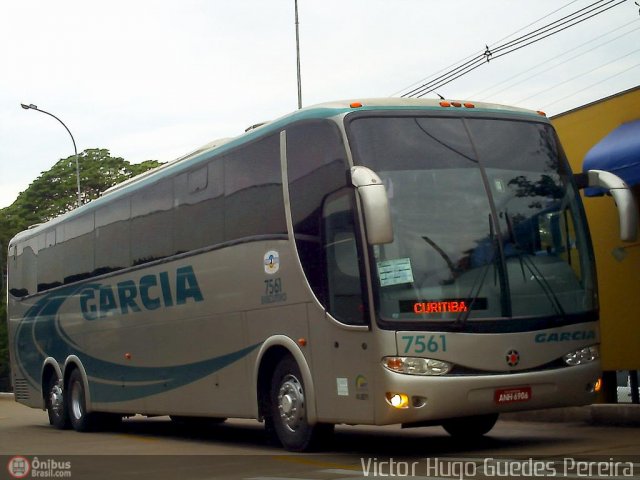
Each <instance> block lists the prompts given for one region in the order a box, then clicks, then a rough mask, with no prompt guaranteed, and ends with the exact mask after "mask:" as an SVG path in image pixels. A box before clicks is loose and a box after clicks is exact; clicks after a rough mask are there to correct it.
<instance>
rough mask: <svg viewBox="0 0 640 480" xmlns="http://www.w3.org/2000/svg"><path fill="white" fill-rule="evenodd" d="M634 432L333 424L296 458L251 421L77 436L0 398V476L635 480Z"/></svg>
mask: <svg viewBox="0 0 640 480" xmlns="http://www.w3.org/2000/svg"><path fill="white" fill-rule="evenodd" d="M638 433H640V429H639V428H624V427H603V426H597V427H594V426H588V425H585V424H581V423H535V422H514V421H499V422H498V424H497V425H496V427H495V428H494V429H493V430H492V431H491V432H490V434H489V435H488V436H487V437H485V438H483V439H481V440H479V441H475V442H461V441H460V440H455V439H453V438H451V437H449V436H448V435H447V434H446V433H445V432H444V431H443V430H442V429H441V428H439V427H430V428H416V429H406V430H402V429H400V428H399V427H396V426H393V427H349V426H339V427H337V428H336V434H335V435H334V437H333V438H332V440H331V441H330V442H329V443H328V444H327V445H325V447H324V450H323V451H321V452H318V453H315V454H312V455H298V454H292V453H288V452H285V451H283V450H282V449H281V448H280V447H277V446H274V445H271V444H270V443H269V441H268V438H267V436H266V435H265V433H264V429H263V426H262V424H260V423H258V422H256V421H248V420H230V421H227V422H225V423H224V424H221V425H217V426H211V427H208V428H203V429H194V428H189V427H187V426H184V425H178V424H175V423H173V422H171V421H170V420H169V418H168V417H158V418H152V419H147V418H143V417H134V418H132V419H129V420H126V421H124V422H123V423H122V426H121V427H119V428H118V429H115V430H111V431H106V432H97V433H77V432H74V431H60V430H55V429H54V428H52V427H50V426H49V424H48V421H47V416H46V413H45V412H43V411H40V410H35V409H30V408H27V407H24V406H22V405H19V404H17V403H15V402H14V401H13V400H12V399H9V398H0V463H2V465H0V478H16V474H17V476H20V475H23V474H24V475H25V477H24V478H36V476H38V477H39V478H74V479H76V478H91V479H93V478H96V479H102V478H104V479H107V478H108V479H114V478H116V479H120V478H123V479H126V478H136V479H147V478H149V479H169V478H171V479H173V478H180V479H254V480H282V479H286V480H295V479H327V480H339V479H356V478H388V476H390V475H393V474H395V475H396V477H405V476H413V478H440V479H451V478H455V479H459V480H460V479H466V478H478V479H480V478H541V477H548V478H598V479H603V478H615V479H622V478H637V479H640V435H638ZM16 457H21V458H16ZM491 459H493V460H491ZM27 465H28V466H27ZM10 469H13V470H11V471H10ZM27 470H28V471H27ZM16 472H17V473H16ZM529 474H531V475H529Z"/></svg>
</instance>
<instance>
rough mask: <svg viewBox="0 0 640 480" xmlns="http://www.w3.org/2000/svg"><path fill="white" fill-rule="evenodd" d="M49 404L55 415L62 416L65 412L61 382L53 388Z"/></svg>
mask: <svg viewBox="0 0 640 480" xmlns="http://www.w3.org/2000/svg"><path fill="white" fill-rule="evenodd" d="M49 404H50V405H51V411H52V412H53V413H54V414H55V415H58V416H59V415H62V413H63V411H64V410H63V409H64V401H63V394H62V388H61V387H60V382H56V384H55V385H53V387H51V391H50V392H49Z"/></svg>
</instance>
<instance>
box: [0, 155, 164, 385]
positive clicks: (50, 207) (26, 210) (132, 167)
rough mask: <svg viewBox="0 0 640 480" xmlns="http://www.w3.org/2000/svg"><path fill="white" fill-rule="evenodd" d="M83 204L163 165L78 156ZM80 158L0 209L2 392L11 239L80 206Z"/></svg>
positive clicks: (6, 361) (68, 161)
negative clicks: (77, 171)
mask: <svg viewBox="0 0 640 480" xmlns="http://www.w3.org/2000/svg"><path fill="white" fill-rule="evenodd" d="M78 165H79V170H80V196H81V201H82V203H87V202H89V201H91V200H93V199H94V198H97V197H98V196H99V195H100V193H101V192H103V191H105V190H106V189H107V188H109V187H112V186H113V185H117V184H118V183H120V182H122V181H124V180H126V179H128V178H131V177H133V176H135V175H138V174H140V173H143V172H145V171H147V170H149V169H151V168H155V167H157V166H159V165H161V163H160V162H158V161H156V160H147V161H145V162H142V163H138V164H130V163H129V162H127V161H126V160H124V159H122V158H120V157H112V156H111V154H110V153H109V150H107V149H102V148H101V149H98V148H92V149H87V150H85V151H83V152H82V153H79V154H78ZM77 202H78V195H77V176H76V158H75V155H72V156H70V157H68V158H63V159H61V160H60V161H59V162H58V163H56V164H55V165H54V166H53V167H51V169H50V170H48V171H46V172H43V173H41V174H40V176H39V177H38V178H36V179H35V180H34V181H33V183H31V185H29V187H28V188H27V189H26V190H25V191H24V192H21V193H20V195H18V198H17V199H16V201H15V202H13V203H12V204H11V205H10V206H8V207H6V208H3V209H0V248H1V252H2V254H1V255H0V272H2V289H1V293H0V392H2V391H6V390H7V389H8V388H9V387H10V381H9V351H8V344H7V323H6V321H5V319H6V318H7V316H6V305H5V301H6V298H7V297H6V254H7V246H8V244H9V240H11V238H12V237H13V236H14V235H15V234H16V233H18V232H20V231H22V230H25V229H26V228H28V227H29V226H30V225H35V224H36V223H42V222H46V221H47V220H50V219H52V218H54V217H56V216H58V215H61V214H63V213H65V212H68V211H70V210H73V209H74V208H76V207H77Z"/></svg>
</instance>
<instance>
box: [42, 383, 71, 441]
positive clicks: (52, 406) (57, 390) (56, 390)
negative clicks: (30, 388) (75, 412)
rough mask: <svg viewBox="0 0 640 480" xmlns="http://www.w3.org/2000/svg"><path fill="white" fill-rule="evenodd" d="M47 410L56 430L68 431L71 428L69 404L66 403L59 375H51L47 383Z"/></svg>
mask: <svg viewBox="0 0 640 480" xmlns="http://www.w3.org/2000/svg"><path fill="white" fill-rule="evenodd" d="M44 388H45V397H44V402H45V408H46V410H47V415H48V416H49V423H50V424H51V425H53V426H54V427H55V428H58V429H60V430H66V429H68V428H69V427H70V426H71V423H70V422H69V413H68V411H67V404H66V402H65V401H64V390H63V388H62V382H61V381H60V379H59V378H58V377H57V375H51V376H49V378H48V379H47V381H46V383H45V387H44Z"/></svg>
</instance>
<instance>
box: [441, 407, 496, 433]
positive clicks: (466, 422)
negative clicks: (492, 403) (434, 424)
mask: <svg viewBox="0 0 640 480" xmlns="http://www.w3.org/2000/svg"><path fill="white" fill-rule="evenodd" d="M497 421H498V414H497V413H490V414H487V415H475V416H472V417H460V418H452V419H450V420H446V421H445V422H443V423H442V428H444V429H445V430H446V431H447V433H448V434H449V435H451V436H452V437H459V438H477V437H481V436H482V435H484V434H486V433H489V431H490V430H491V429H492V428H493V427H494V425H495V424H496V422H497Z"/></svg>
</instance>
